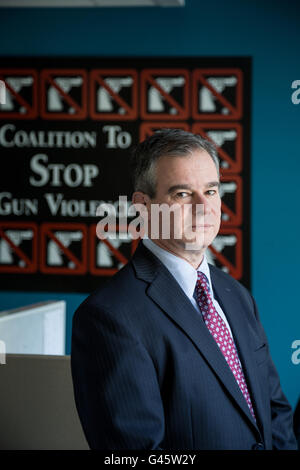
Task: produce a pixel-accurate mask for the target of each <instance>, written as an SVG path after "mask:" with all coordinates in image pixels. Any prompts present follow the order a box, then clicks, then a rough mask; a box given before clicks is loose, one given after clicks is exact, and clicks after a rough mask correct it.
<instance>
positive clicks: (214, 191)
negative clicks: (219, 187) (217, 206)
mask: <svg viewBox="0 0 300 470" xmlns="http://www.w3.org/2000/svg"><path fill="white" fill-rule="evenodd" d="M206 194H208V195H209V196H214V195H215V194H217V191H216V189H209V190H208V191H206Z"/></svg>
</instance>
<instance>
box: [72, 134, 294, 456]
mask: <svg viewBox="0 0 300 470" xmlns="http://www.w3.org/2000/svg"><path fill="white" fill-rule="evenodd" d="M132 164H133V179H134V190H135V191H134V194H133V198H132V199H133V203H134V204H135V205H136V207H140V208H144V209H145V211H144V213H143V221H144V228H145V227H147V226H148V231H147V234H148V235H149V236H148V237H146V236H145V237H144V239H143V240H142V241H140V242H139V245H138V247H137V250H136V251H135V253H134V255H133V257H132V259H131V260H130V261H129V262H128V264H127V265H126V266H124V267H123V268H122V269H121V270H120V271H119V272H118V273H117V274H116V275H115V276H113V277H112V278H111V279H110V280H109V281H108V282H107V283H106V284H104V285H103V286H101V287H100V289H98V290H97V291H96V292H94V293H93V294H92V295H91V296H89V297H88V299H87V300H85V301H84V302H83V304H82V305H81V306H80V307H79V309H78V310H77V311H76V313H75V315H74V319H73V336H72V353H71V359H72V374H73V382H74V392H75V400H76V405H77V409H78V413H79V416H80V419H81V423H82V426H83V429H84V432H85V435H86V437H87V440H88V442H89V445H90V447H91V448H93V449H110V450H113V449H119V450H122V449H167V450H176V449H181V450H182V449H210V450H211V449H213V450H215V449H273V448H274V449H296V448H297V447H296V441H295V436H294V434H293V430H292V427H293V424H292V411H291V408H290V405H289V404H288V402H287V400H286V398H285V396H284V394H283V392H282V390H281V387H280V382H279V378H278V375H277V372H276V369H275V367H274V364H273V362H272V359H271V357H270V354H269V348H268V343H267V339H266V336H265V333H264V330H263V327H262V325H261V323H260V320H259V315H258V311H257V307H256V304H255V301H254V299H253V297H252V296H251V294H250V293H249V292H248V290H247V289H246V288H245V287H243V286H242V285H241V284H240V283H239V282H237V281H236V280H235V279H233V278H232V277H231V276H229V275H228V274H226V273H224V272H223V271H222V270H220V269H218V268H216V267H215V266H212V265H210V264H208V262H207V258H206V256H205V250H206V248H207V247H208V246H209V245H210V244H211V243H212V241H213V240H214V238H215V237H216V235H217V233H218V231H219V227H220V220H221V199H220V193H219V165H218V158H217V154H216V151H215V147H214V146H213V145H212V144H211V143H210V142H208V141H206V140H204V139H202V138H201V137H200V136H198V135H194V134H191V133H188V132H185V131H182V130H179V129H176V130H174V129H173V130H166V129H165V130H161V131H159V132H156V133H155V134H154V135H153V136H151V137H149V138H148V139H146V140H145V141H144V142H142V143H141V144H139V146H138V147H137V148H136V150H135V153H134V155H133V159H132ZM155 204H156V205H158V207H160V206H161V207H162V206H163V205H165V207H169V208H171V207H175V209H176V210H175V209H174V216H173V218H172V217H170V219H172V223H171V225H170V227H169V229H170V230H169V233H168V234H167V235H166V230H165V229H164V228H163V224H162V222H161V219H159V221H157V219H155V220H154V217H153V214H154V212H151V209H152V208H153V207H157V206H155ZM142 212H143V211H141V213H142ZM175 213H176V216H175ZM153 233H156V236H153ZM151 238H152V239H151Z"/></svg>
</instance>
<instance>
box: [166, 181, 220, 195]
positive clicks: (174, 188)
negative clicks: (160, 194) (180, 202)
mask: <svg viewBox="0 0 300 470" xmlns="http://www.w3.org/2000/svg"><path fill="white" fill-rule="evenodd" d="M215 186H217V187H218V188H219V187H220V181H210V182H209V183H207V184H206V185H205V187H206V188H214V187H215ZM178 189H189V190H191V191H192V190H193V188H192V186H190V185H189V184H184V183H183V184H174V185H173V186H171V187H170V188H169V189H168V194H171V193H173V192H174V191H177V190H178Z"/></svg>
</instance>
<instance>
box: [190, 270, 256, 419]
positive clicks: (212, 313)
mask: <svg viewBox="0 0 300 470" xmlns="http://www.w3.org/2000/svg"><path fill="white" fill-rule="evenodd" d="M197 275H198V280H197V283H196V296H197V301H198V304H199V306H200V309H201V312H202V315H203V319H204V322H205V324H206V326H207V328H208V330H209V331H210V333H211V334H212V336H213V338H214V339H215V341H216V343H217V345H218V346H219V348H220V350H221V352H222V354H223V356H224V358H225V360H226V362H227V364H228V365H229V367H230V369H231V371H232V373H233V375H234V377H235V379H236V381H237V383H238V386H239V387H240V390H241V392H242V394H243V395H244V397H245V400H246V402H247V404H248V407H249V409H250V412H251V414H252V416H253V418H254V420H255V414H254V411H253V407H252V403H251V399H250V395H249V392H248V388H247V384H246V381H245V377H244V374H243V371H242V367H241V364H240V361H239V358H238V354H237V350H236V347H235V344H234V342H233V340H232V337H231V334H230V333H229V331H228V328H227V326H226V324H225V322H224V321H223V320H222V318H221V317H220V315H219V314H218V312H217V310H216V309H215V307H214V304H213V301H212V298H211V296H210V293H209V291H210V287H209V283H208V279H207V277H206V276H205V274H204V273H201V272H199V271H198V272H197ZM255 421H256V420H255Z"/></svg>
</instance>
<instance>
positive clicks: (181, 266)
mask: <svg viewBox="0 0 300 470" xmlns="http://www.w3.org/2000/svg"><path fill="white" fill-rule="evenodd" d="M143 243H144V245H145V247H146V248H148V250H150V251H151V252H152V253H153V254H154V255H155V256H156V257H157V258H158V259H159V260H160V261H161V262H162V263H163V264H164V265H165V267H166V268H167V269H168V270H169V271H170V273H171V274H172V276H173V277H174V278H175V280H176V281H177V282H178V284H179V285H180V287H181V289H182V290H183V292H184V293H185V294H186V296H187V297H188V298H189V299H190V301H191V303H192V305H193V306H194V308H195V309H196V310H197V312H198V313H199V312H200V313H201V310H200V307H199V305H198V303H197V301H196V298H195V287H196V282H197V271H201V272H202V273H204V274H205V276H206V277H207V279H208V282H209V287H210V294H211V297H212V301H213V304H214V306H215V309H216V310H217V312H218V314H219V315H220V317H221V318H222V320H223V321H224V322H225V324H226V326H227V328H228V331H229V332H230V334H231V336H232V332H231V329H230V326H229V324H228V321H227V319H226V316H225V314H224V312H223V310H222V309H221V307H220V305H219V303H218V302H217V300H216V299H215V298H214V292H213V289H212V283H211V278H210V270H209V266H208V262H207V259H206V257H205V255H204V256H203V260H202V262H201V264H200V266H198V268H197V270H196V269H195V268H194V267H193V266H192V265H191V264H190V263H188V261H186V260H185V259H183V258H179V256H176V255H174V254H173V253H171V252H169V251H167V250H165V249H164V248H161V247H160V246H158V245H157V244H156V243H154V242H153V241H152V240H150V238H144V239H143Z"/></svg>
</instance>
